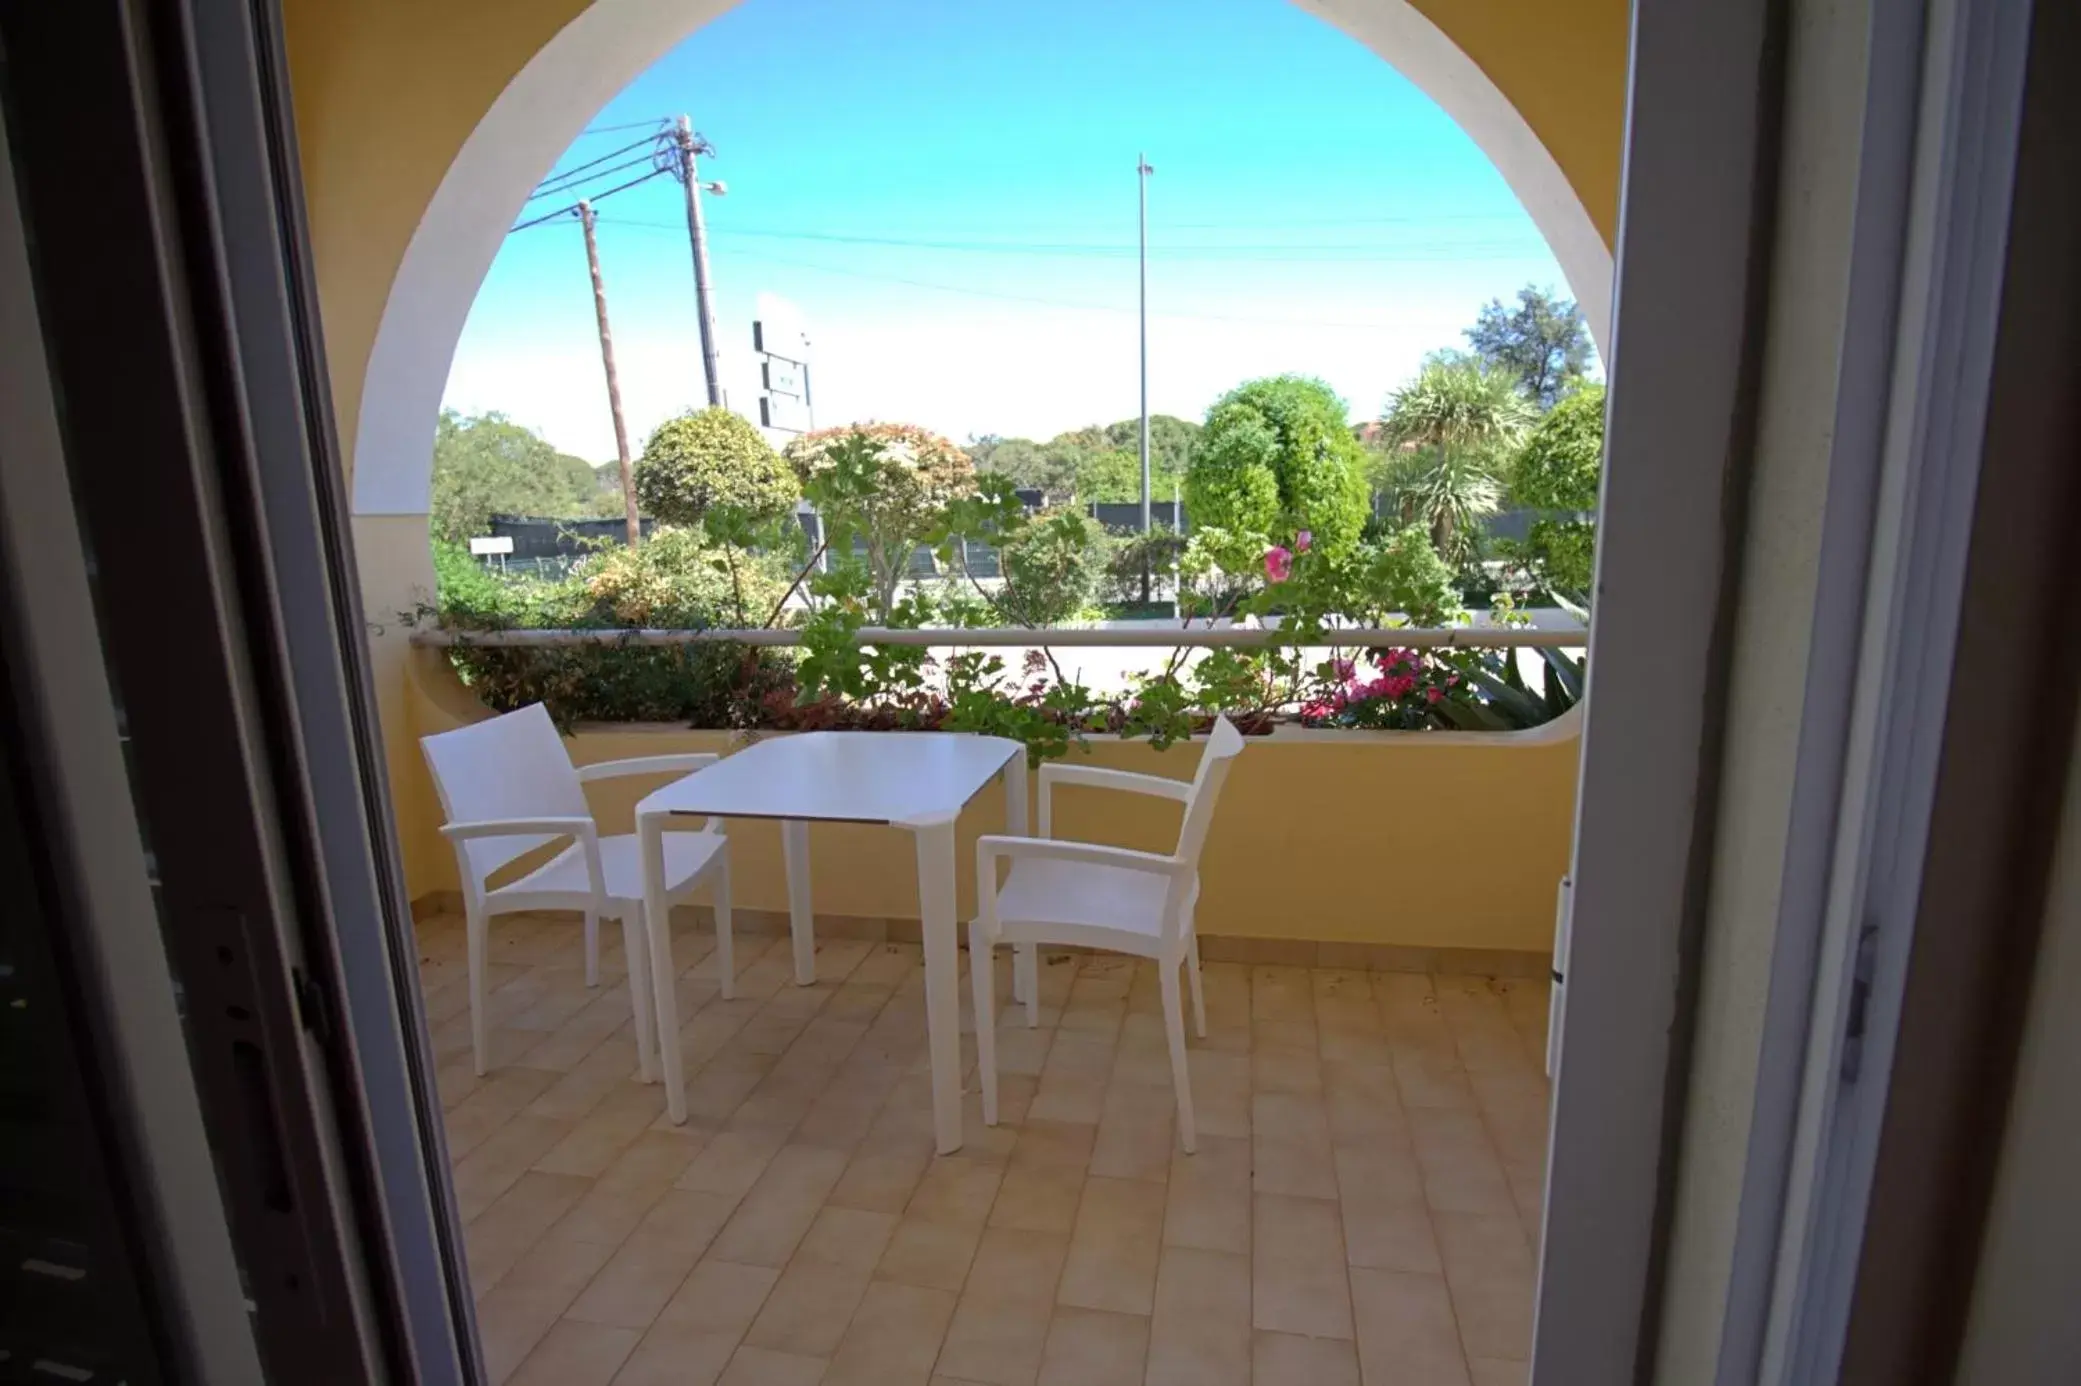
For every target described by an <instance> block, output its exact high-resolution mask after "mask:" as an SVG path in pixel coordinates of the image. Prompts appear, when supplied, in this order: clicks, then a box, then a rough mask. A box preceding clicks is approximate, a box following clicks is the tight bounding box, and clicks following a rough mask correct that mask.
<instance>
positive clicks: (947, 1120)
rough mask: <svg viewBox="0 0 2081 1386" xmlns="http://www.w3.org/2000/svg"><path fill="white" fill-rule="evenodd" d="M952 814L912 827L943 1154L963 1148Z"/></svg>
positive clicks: (936, 1125)
mask: <svg viewBox="0 0 2081 1386" xmlns="http://www.w3.org/2000/svg"><path fill="white" fill-rule="evenodd" d="M954 822H955V820H954V817H953V816H952V815H951V814H949V815H948V816H947V817H946V818H945V819H943V820H940V821H938V822H930V823H918V824H915V825H913V828H914V831H915V832H916V833H917V836H918V913H919V914H920V915H921V916H923V931H924V936H925V1028H926V1032H927V1034H928V1035H929V1037H930V1043H931V1050H932V1130H933V1134H934V1136H935V1137H936V1138H937V1142H938V1146H939V1153H940V1154H942V1155H948V1154H952V1153H953V1152H954V1151H956V1150H959V1149H960V1148H961V954H960V950H959V948H958V947H957V946H956V944H955V938H954V928H955V926H954V889H955V888H954Z"/></svg>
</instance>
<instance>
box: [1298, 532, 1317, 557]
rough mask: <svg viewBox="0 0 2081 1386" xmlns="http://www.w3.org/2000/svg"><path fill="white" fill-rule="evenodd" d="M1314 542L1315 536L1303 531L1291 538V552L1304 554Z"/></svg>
mask: <svg viewBox="0 0 2081 1386" xmlns="http://www.w3.org/2000/svg"><path fill="white" fill-rule="evenodd" d="M1314 542H1315V536H1314V535H1313V534H1312V533H1310V532H1309V531H1307V530H1305V529H1304V530H1302V531H1301V532H1300V533H1299V534H1296V535H1294V536H1293V551H1294V552H1295V553H1306V552H1307V551H1308V549H1309V547H1310V546H1311V545H1312V544H1314Z"/></svg>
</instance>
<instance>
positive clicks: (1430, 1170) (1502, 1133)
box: [420, 912, 1549, 1386]
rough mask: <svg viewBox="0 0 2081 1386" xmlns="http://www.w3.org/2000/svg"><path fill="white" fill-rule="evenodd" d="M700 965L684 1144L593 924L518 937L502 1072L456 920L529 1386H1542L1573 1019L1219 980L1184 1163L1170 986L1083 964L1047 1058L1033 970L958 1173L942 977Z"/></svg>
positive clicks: (1530, 989)
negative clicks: (1526, 1359) (484, 1059)
mask: <svg viewBox="0 0 2081 1386" xmlns="http://www.w3.org/2000/svg"><path fill="white" fill-rule="evenodd" d="M693 913H698V912H693ZM674 932H675V947H679V948H681V949H682V952H681V954H680V956H681V958H682V960H683V961H684V962H685V963H686V964H687V965H686V966H685V967H683V969H682V972H681V975H680V976H679V977H678V978H677V979H676V981H675V987H676V989H677V990H678V992H679V994H680V1000H681V1003H682V1015H683V1016H684V1020H683V1022H682V1026H681V1030H680V1034H679V1036H678V1042H679V1044H680V1048H681V1052H682V1054H683V1055H685V1056H686V1058H687V1061H688V1073H689V1105H690V1107H692V1108H693V1109H694V1113H693V1114H694V1120H692V1121H690V1122H689V1123H688V1124H687V1125H685V1126H683V1127H673V1126H672V1125H671V1124H670V1123H669V1122H667V1121H666V1120H665V1119H664V1116H663V1110H662V1109H663V1094H662V1092H661V1091H660V1090H659V1089H658V1088H657V1087H656V1086H654V1085H647V1086H646V1085H642V1084H638V1083H636V1082H634V1081H633V1075H634V1070H635V1049H634V1042H633V1035H632V1031H631V1028H630V1024H631V1022H630V1019H629V998H628V990H627V981H626V968H625V967H624V965H623V959H622V957H621V950H620V941H619V934H618V932H616V931H614V930H611V929H610V930H608V931H607V937H606V939H605V940H603V942H604V944H605V946H604V947H603V949H602V958H601V968H602V974H603V977H604V978H605V980H606V982H607V985H606V986H604V987H602V988H599V989H597V990H588V989H587V988H585V987H584V985H583V977H582V971H581V960H580V959H579V956H578V951H579V950H578V930H577V929H576V928H575V927H573V926H572V925H571V923H570V920H569V918H568V917H565V916H555V915H546V916H541V917H535V916H527V917H522V918H516V919H514V920H511V921H507V922H505V923H502V924H501V926H500V929H499V932H498V934H497V935H496V936H495V944H496V947H495V949H494V952H495V961H494V963H493V969H492V980H493V985H494V992H493V996H492V1004H491V1008H490V1017H491V1021H492V1054H493V1059H494V1065H495V1066H494V1068H493V1070H492V1072H491V1073H489V1074H487V1075H486V1076H485V1077H483V1078H479V1077H478V1076H477V1075H476V1074H475V1073H474V1072H473V1071H472V1069H471V1064H470V1058H469V1052H468V1050H469V1017H468V1012H467V1004H466V1003H467V994H466V985H465V982H464V967H463V959H464V952H465V940H464V937H463V930H462V928H461V926H460V921H458V920H455V919H452V918H435V919H432V920H428V921H425V922H424V923H422V925H421V926H420V940H421V950H420V951H421V958H422V961H421V976H422V978H423V979H424V985H425V987H426V988H427V991H428V1000H427V1011H428V1014H429V1015H430V1016H431V1017H433V1020H434V1029H433V1044H434V1049H435V1053H436V1058H437V1070H436V1077H437V1082H438V1083H439V1085H440V1097H441V1102H442V1107H443V1110H444V1111H445V1113H446V1121H447V1123H448V1127H449V1132H450V1136H451V1150H452V1151H453V1154H454V1159H455V1165H456V1169H455V1177H456V1181H457V1189H458V1197H459V1199H460V1200H461V1201H462V1203H463V1205H464V1208H465V1211H466V1213H469V1214H472V1215H473V1216H471V1217H470V1218H469V1221H468V1225H467V1228H466V1233H465V1236H466V1241H467V1246H468V1252H469V1257H470V1266H471V1273H472V1276H473V1281H474V1283H473V1290H474V1291H475V1293H476V1295H477V1297H478V1301H479V1321H480V1327H481V1330H482V1334H483V1340H484V1344H485V1348H486V1353H487V1356H488V1358H489V1361H490V1366H491V1369H492V1375H493V1380H494V1382H497V1383H502V1382H504V1381H505V1380H507V1379H509V1378H510V1379H512V1380H517V1381H520V1382H522V1383H523V1386H537V1383H539V1382H541V1381H544V1380H556V1381H557V1382H559V1384H560V1386H562V1383H569V1384H570V1386H587V1383H593V1384H594V1386H605V1383H607V1382H608V1381H609V1380H611V1381H612V1382H613V1383H614V1386H717V1383H718V1382H722V1383H724V1384H725V1386H758V1384H759V1383H777V1384H778V1386H795V1383H803V1382H819V1383H835V1384H836V1386H855V1384H856V1383H862V1382H873V1383H876V1386H881V1383H884V1382H890V1383H897V1386H903V1383H915V1386H928V1383H930V1384H931V1386H1031V1384H1032V1383H1042V1384H1043V1386H1072V1384H1073V1386H1112V1384H1113V1383H1119V1384H1120V1386H1126V1384H1127V1383H1141V1386H1148V1384H1149V1383H1157V1386H1163V1383H1169V1382H1191V1383H1194V1386H1198V1383H1201V1382H1210V1383H1219V1382H1222V1381H1227V1380H1233V1381H1236V1382H1238V1383H1241V1382H1243V1381H1246V1380H1249V1379H1252V1375H1253V1373H1254V1378H1255V1380H1257V1381H1258V1382H1261V1383H1264V1386H1280V1383H1283V1382H1307V1383H1310V1386H1315V1384H1316V1383H1320V1386H1353V1383H1355V1382H1357V1381H1360V1380H1363V1381H1365V1382H1368V1383H1373V1386H1382V1383H1393V1386H1523V1381H1524V1374H1525V1367H1524V1364H1523V1361H1522V1360H1521V1357H1522V1354H1523V1353H1525V1352H1526V1351H1528V1350H1529V1330H1530V1319H1531V1294H1532V1289H1531V1287H1532V1284H1533V1283H1534V1279H1535V1273H1536V1259H1535V1255H1534V1250H1533V1244H1534V1238H1536V1236H1537V1234H1538V1231H1539V1215H1540V1208H1539V1201H1540V1198H1541V1196H1542V1194H1543V1188H1542V1186H1543V1182H1544V1171H1543V1165H1544V1160H1545V1149H1546V1123H1547V1105H1548V1101H1549V1098H1548V1087H1547V1084H1546V1082H1545V1078H1544V1075H1543V1073H1542V1071H1541V1070H1542V1067H1543V1063H1544V1050H1545V1014H1546V1011H1545V1007H1546V997H1545V990H1544V988H1542V987H1539V986H1537V985H1536V984H1532V983H1522V984H1521V983H1516V982H1497V981H1491V980H1488V979H1482V978H1465V977H1436V978H1434V977H1428V976H1423V975H1418V974H1413V973H1410V974H1398V973H1387V972H1370V973H1369V972H1366V971H1362V970H1338V969H1333V968H1313V969H1308V968H1299V967H1289V966H1284V965H1283V964H1284V963H1285V962H1286V961H1287V960H1288V953H1291V952H1294V951H1295V950H1293V949H1289V950H1287V952H1278V951H1275V950H1270V949H1265V950H1260V951H1259V952H1258V953H1257V954H1256V955H1255V956H1258V957H1260V958H1262V959H1263V960H1264V961H1263V963H1262V964H1261V965H1257V966H1244V965H1241V964H1238V963H1210V964H1208V966H1207V967H1206V969H1205V974H1206V976H1205V980H1206V989H1207V1003H1208V1005H1207V1008H1208V1021H1209V1034H1208V1035H1207V1037H1206V1038H1205V1039H1204V1040H1201V1039H1200V1038H1198V1037H1197V1036H1194V1037H1193V1038H1192V1040H1191V1042H1190V1049H1189V1059H1190V1063H1191V1066H1192V1086H1193V1096H1194V1100H1195V1107H1196V1114H1197V1116H1198V1126H1199V1134H1200V1148H1199V1153H1198V1154H1196V1155H1193V1156H1186V1155H1184V1154H1183V1153H1182V1152H1181V1151H1179V1150H1178V1149H1177V1147H1176V1144H1175V1134H1174V1129H1173V1128H1174V1124H1175V1116H1174V1112H1175V1105H1174V1102H1173V1100H1172V1091H1171V1087H1170V1078H1169V1052H1168V1046H1167V1044H1166V1043H1165V1041H1164V1039H1163V1035H1162V1027H1161V1011H1160V1006H1159V1004H1158V999H1159V998H1158V991H1159V988H1158V986H1157V974H1156V970H1155V968H1154V966H1153V965H1151V964H1148V963H1146V962H1137V961H1134V960H1129V959H1123V958H1118V957H1100V956H1092V955H1079V954H1073V953H1068V952H1058V953H1054V954H1051V955H1050V956H1049V957H1048V958H1047V959H1046V960H1045V966H1044V967H1043V969H1042V974H1041V994H1042V1010H1043V1015H1044V1017H1045V1019H1046V1024H1045V1025H1044V1026H1043V1027H1041V1028H1039V1029H1035V1030H1028V1029H1027V1028H1026V1027H1025V1024H1024V1019H1025V1017H1024V1013H1023V1007H1015V1006H1012V1005H1010V1004H1009V1001H1008V991H1009V979H1010V968H1011V960H1010V957H1009V954H1008V952H1006V953H1005V954H1004V955H1003V956H1000V958H999V959H998V964H997V967H998V982H999V987H1000V996H1001V997H1006V998H1007V999H1006V1005H1005V1009H1004V1011H1003V1014H1002V1017H1001V1018H1002V1021H1003V1023H1002V1024H1001V1025H1000V1027H999V1033H998V1039H999V1046H1000V1055H999V1062H1000V1074H1001V1083H1000V1091H1001V1094H1002V1101H1001V1118H1002V1119H1001V1121H1000V1123H999V1124H998V1125H997V1126H995V1127H984V1126H983V1125H982V1123H981V1108H980V1100H979V1097H978V1095H977V1093H976V1091H975V1081H974V1077H973V1072H972V1070H971V1072H970V1075H969V1081H968V1088H969V1091H968V1092H967V1093H966V1094H965V1097H964V1103H963V1131H964V1136H965V1138H966V1146H965V1148H964V1149H963V1151H962V1152H961V1153H960V1154H959V1155H956V1156H955V1157H953V1158H951V1159H944V1158H940V1157H937V1156H935V1155H934V1154H933V1144H934V1142H933V1128H932V1113H931V1103H930V1083H929V1063H928V1062H927V1056H926V1037H925V1025H924V1005H923V969H922V965H921V962H920V954H919V950H918V948H917V946H916V945H915V944H893V945H884V944H870V943H867V942H865V941H862V940H857V939H827V940H826V942H825V945H824V946H823V948H822V949H821V950H820V954H819V967H820V970H822V971H823V972H824V973H825V975H824V977H823V980H822V981H820V982H819V984H818V985H817V986H815V987H812V988H806V989H804V988H796V987H794V986H793V985H792V982H791V969H792V961H791V955H790V950H789V945H788V942H787V940H786V938H785V937H783V936H781V935H778V934H774V935H768V936H764V937H755V938H747V939H745V940H743V941H742V942H741V946H740V950H739V951H740V957H739V967H740V975H739V983H740V995H739V997H738V998H737V999H736V1000H733V1001H727V1002H726V1001H722V1000H721V999H720V997H719V994H718V989H717V985H716V980H715V975H714V973H715V969H714V960H713V955H712V951H711V950H712V935H709V934H708V933H707V932H706V926H705V924H701V925H698V926H697V925H695V924H694V923H693V920H692V914H690V913H688V912H682V915H681V916H680V917H679V918H677V919H675V923H674ZM1300 946H1305V945H1300ZM1339 960H1344V958H1343V955H1341V954H1340V955H1339ZM856 964H857V965H856ZM964 1004H965V1003H964ZM962 1048H963V1055H964V1059H965V1060H966V1061H967V1062H968V1063H969V1064H970V1065H972V1064H973V1062H974V1040H973V1036H972V1035H969V1036H964V1039H963V1046H962ZM750 1262H760V1263H762V1264H750ZM913 1282H914V1283H913ZM1354 1335H1355V1338H1354ZM523 1373H524V1375H523Z"/></svg>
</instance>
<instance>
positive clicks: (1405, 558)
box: [1352, 524, 1463, 627]
mask: <svg viewBox="0 0 2081 1386" xmlns="http://www.w3.org/2000/svg"><path fill="white" fill-rule="evenodd" d="M1357 567H1358V572H1359V577H1358V585H1359V589H1360V590H1359V592H1358V593H1357V594H1356V599H1355V600H1354V602H1353V603H1352V605H1354V606H1357V607H1359V608H1361V609H1363V610H1365V611H1367V612H1368V613H1369V614H1370V616H1371V618H1372V619H1384V618H1385V617H1386V616H1388V615H1389V614H1391V613H1394V612H1400V613H1401V614H1402V615H1404V616H1406V617H1407V618H1408V619H1409V623H1410V624H1411V625H1413V626H1424V627H1436V626H1443V625H1449V624H1451V623H1452V622H1453V621H1455V620H1457V619H1458V618H1459V616H1460V613H1461V610H1462V607H1463V601H1462V598H1461V596H1460V591H1459V588H1458V587H1456V586H1455V585H1454V583H1453V573H1452V568H1451V567H1450V566H1449V565H1447V563H1446V562H1445V560H1444V559H1442V558H1440V557H1438V551H1437V550H1436V549H1434V548H1432V547H1431V536H1430V534H1429V533H1428V532H1427V531H1426V530H1425V529H1424V527H1423V526H1422V525H1420V524H1416V525H1405V526H1403V527H1402V528H1401V529H1398V530H1396V531H1394V532H1393V533H1391V534H1389V535H1387V536H1386V537H1385V538H1384V539H1382V540H1381V541H1380V542H1379V543H1378V544H1368V545H1366V546H1365V547H1364V548H1363V549H1361V550H1360V562H1359V563H1358V565H1357Z"/></svg>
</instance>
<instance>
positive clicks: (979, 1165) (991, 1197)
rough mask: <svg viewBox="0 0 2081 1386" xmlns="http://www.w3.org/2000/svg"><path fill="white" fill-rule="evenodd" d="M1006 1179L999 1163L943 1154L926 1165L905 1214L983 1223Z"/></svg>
mask: <svg viewBox="0 0 2081 1386" xmlns="http://www.w3.org/2000/svg"><path fill="white" fill-rule="evenodd" d="M1003 1181H1004V1167H1003V1166H1002V1165H999V1164H995V1163H991V1162H987V1161H981V1160H972V1159H967V1158H965V1157H963V1156H959V1155H947V1156H942V1157H940V1158H939V1159H936V1160H934V1161H933V1162H932V1164H931V1166H930V1167H929V1168H927V1169H926V1171H925V1174H924V1177H923V1178H922V1179H920V1180H919V1181H918V1187H917V1191H916V1192H915V1193H913V1194H912V1195H911V1199H910V1203H909V1205H908V1206H907V1207H906V1208H905V1209H904V1215H905V1216H906V1217H911V1218H918V1219H921V1220H923V1221H925V1222H941V1223H950V1224H955V1225H965V1226H974V1227H981V1226H982V1225H983V1223H984V1222H985V1221H987V1220H988V1218H989V1216H990V1205H991V1204H993V1203H995V1202H996V1201H997V1188H998V1185H999V1184H1001V1183H1002V1182H1003Z"/></svg>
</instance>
